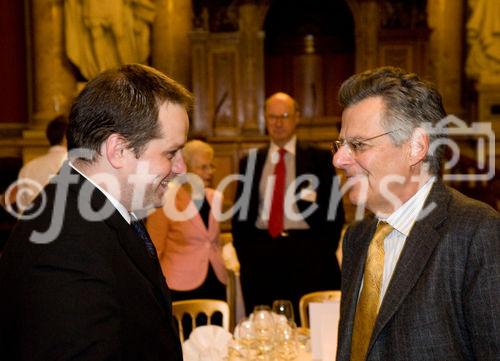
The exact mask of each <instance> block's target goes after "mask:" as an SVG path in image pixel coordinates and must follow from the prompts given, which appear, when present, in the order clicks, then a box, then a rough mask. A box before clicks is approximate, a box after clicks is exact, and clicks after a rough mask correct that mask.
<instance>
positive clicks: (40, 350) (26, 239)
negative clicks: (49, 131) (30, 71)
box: [0, 65, 192, 361]
mask: <svg viewBox="0 0 500 361" xmlns="http://www.w3.org/2000/svg"><path fill="white" fill-rule="evenodd" d="M191 103H192V97H191V95H190V94H189V92H187V91H186V90H185V89H184V88H183V87H182V86H181V85H179V84H178V83H176V82H175V81H174V80H172V79H170V78H168V77H166V76H165V75H164V74H162V73H160V72H159V71H157V70H155V69H152V68H149V67H147V66H143V65H125V66H123V67H121V68H118V69H113V70H109V71H106V72H104V73H102V74H100V75H99V76H97V77H96V78H94V79H93V80H91V81H90V82H89V83H88V84H87V85H86V87H85V88H84V89H83V90H82V92H81V93H80V95H79V96H78V97H77V98H76V100H75V102H74V104H73V106H72V109H71V112H70V117H69V127H68V132H67V135H68V146H69V150H70V153H69V163H66V164H64V165H63V167H62V168H61V171H60V172H59V174H58V176H57V177H55V179H54V180H53V182H51V183H50V184H49V185H47V187H46V188H45V189H44V192H43V193H44V196H45V200H46V202H45V203H44V199H43V197H41V196H40V197H37V198H36V199H35V201H34V207H33V211H32V212H29V213H27V214H25V215H24V216H23V218H22V219H21V220H20V221H19V222H18V224H17V225H16V227H15V228H14V230H13V232H12V235H11V237H10V239H9V241H8V242H7V245H6V249H5V252H4V254H3V256H2V258H1V259H0V294H2V295H3V296H2V297H1V298H0V358H1V359H2V360H3V359H5V360H56V359H57V360H70V359H71V360H131V361H132V360H134V361H136V360H169V361H179V360H182V352H181V345H180V343H179V338H178V335H177V332H176V330H175V328H174V325H173V320H172V310H171V300H170V292H169V290H168V287H167V284H166V281H165V279H164V277H163V275H162V273H161V269H160V265H159V263H158V257H157V254H156V250H155V249H154V246H153V245H152V243H151V239H150V238H149V236H148V234H147V232H146V230H145V227H144V226H143V225H142V223H141V222H140V220H138V219H137V218H138V217H137V215H136V212H138V211H140V210H143V209H145V208H150V207H159V206H161V199H162V196H163V193H164V192H165V190H166V188H167V186H168V183H169V182H170V181H171V180H172V179H173V178H174V177H175V176H176V175H178V174H181V173H184V172H185V165H184V161H183V159H182V155H181V149H182V147H183V145H184V143H185V141H186V137H187V131H188V113H189V110H190V109H191ZM35 210H36V211H35Z"/></svg>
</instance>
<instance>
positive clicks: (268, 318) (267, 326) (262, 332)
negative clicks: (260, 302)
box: [252, 306, 274, 358]
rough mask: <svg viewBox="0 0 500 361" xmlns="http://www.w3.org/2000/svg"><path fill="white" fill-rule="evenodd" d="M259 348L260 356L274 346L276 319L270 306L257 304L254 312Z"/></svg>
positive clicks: (253, 318) (254, 324) (253, 317)
mask: <svg viewBox="0 0 500 361" xmlns="http://www.w3.org/2000/svg"><path fill="white" fill-rule="evenodd" d="M252 323H253V326H254V329H255V334H256V340H257V349H258V351H259V356H260V358H263V357H264V356H265V355H266V354H268V353H270V352H271V350H272V349H273V346H274V320H273V315H272V313H271V309H270V308H269V306H255V308H254V310H253V313H252Z"/></svg>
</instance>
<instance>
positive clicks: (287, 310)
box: [273, 300, 295, 322]
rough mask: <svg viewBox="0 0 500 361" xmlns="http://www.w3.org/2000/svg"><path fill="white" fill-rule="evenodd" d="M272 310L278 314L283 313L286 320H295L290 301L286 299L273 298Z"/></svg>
mask: <svg viewBox="0 0 500 361" xmlns="http://www.w3.org/2000/svg"><path fill="white" fill-rule="evenodd" d="M273 312H274V313H277V314H278V315H283V316H285V317H286V319H287V320H288V321H292V322H295V317H294V314H293V305H292V302H291V301H288V300H275V301H274V302H273Z"/></svg>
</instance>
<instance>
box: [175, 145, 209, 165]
mask: <svg viewBox="0 0 500 361" xmlns="http://www.w3.org/2000/svg"><path fill="white" fill-rule="evenodd" d="M199 153H204V154H209V155H210V156H212V157H213V155H214V148H212V146H211V145H210V144H208V143H205V142H203V141H201V140H197V139H195V140H190V141H189V142H187V143H186V144H185V145H184V148H182V157H183V158H184V162H185V163H186V165H187V166H188V167H190V166H191V161H192V159H193V156H194V155H195V154H199Z"/></svg>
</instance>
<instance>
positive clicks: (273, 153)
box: [255, 135, 309, 230]
mask: <svg viewBox="0 0 500 361" xmlns="http://www.w3.org/2000/svg"><path fill="white" fill-rule="evenodd" d="M296 145H297V137H296V136H295V135H294V136H293V137H292V139H290V140H289V141H288V142H287V143H286V144H285V145H284V146H283V148H284V149H285V150H286V154H285V167H286V180H285V187H286V188H285V194H286V191H287V190H288V189H289V188H290V187H293V189H295V179H296V170H295V154H296ZM279 150H280V147H279V146H277V145H276V144H275V143H273V142H271V144H270V145H269V150H268V152H267V158H266V162H265V164H264V168H263V169H262V176H261V177H260V183H259V212H258V217H257V221H256V223H255V225H256V227H257V228H259V229H267V228H268V222H269V213H270V212H271V204H272V196H273V193H274V192H273V190H274V178H275V177H274V168H275V166H276V164H277V163H278V161H279V157H280V156H279ZM295 193H296V192H292V193H290V194H293V196H295ZM285 196H286V195H285ZM291 203H292V211H293V213H294V214H295V216H294V217H293V218H294V219H290V217H287V212H286V210H285V217H284V220H283V221H284V227H283V228H284V229H285V230H291V229H309V225H308V224H307V223H306V221H304V218H303V217H302V216H300V212H299V209H298V207H297V202H296V201H293V202H291Z"/></svg>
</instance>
